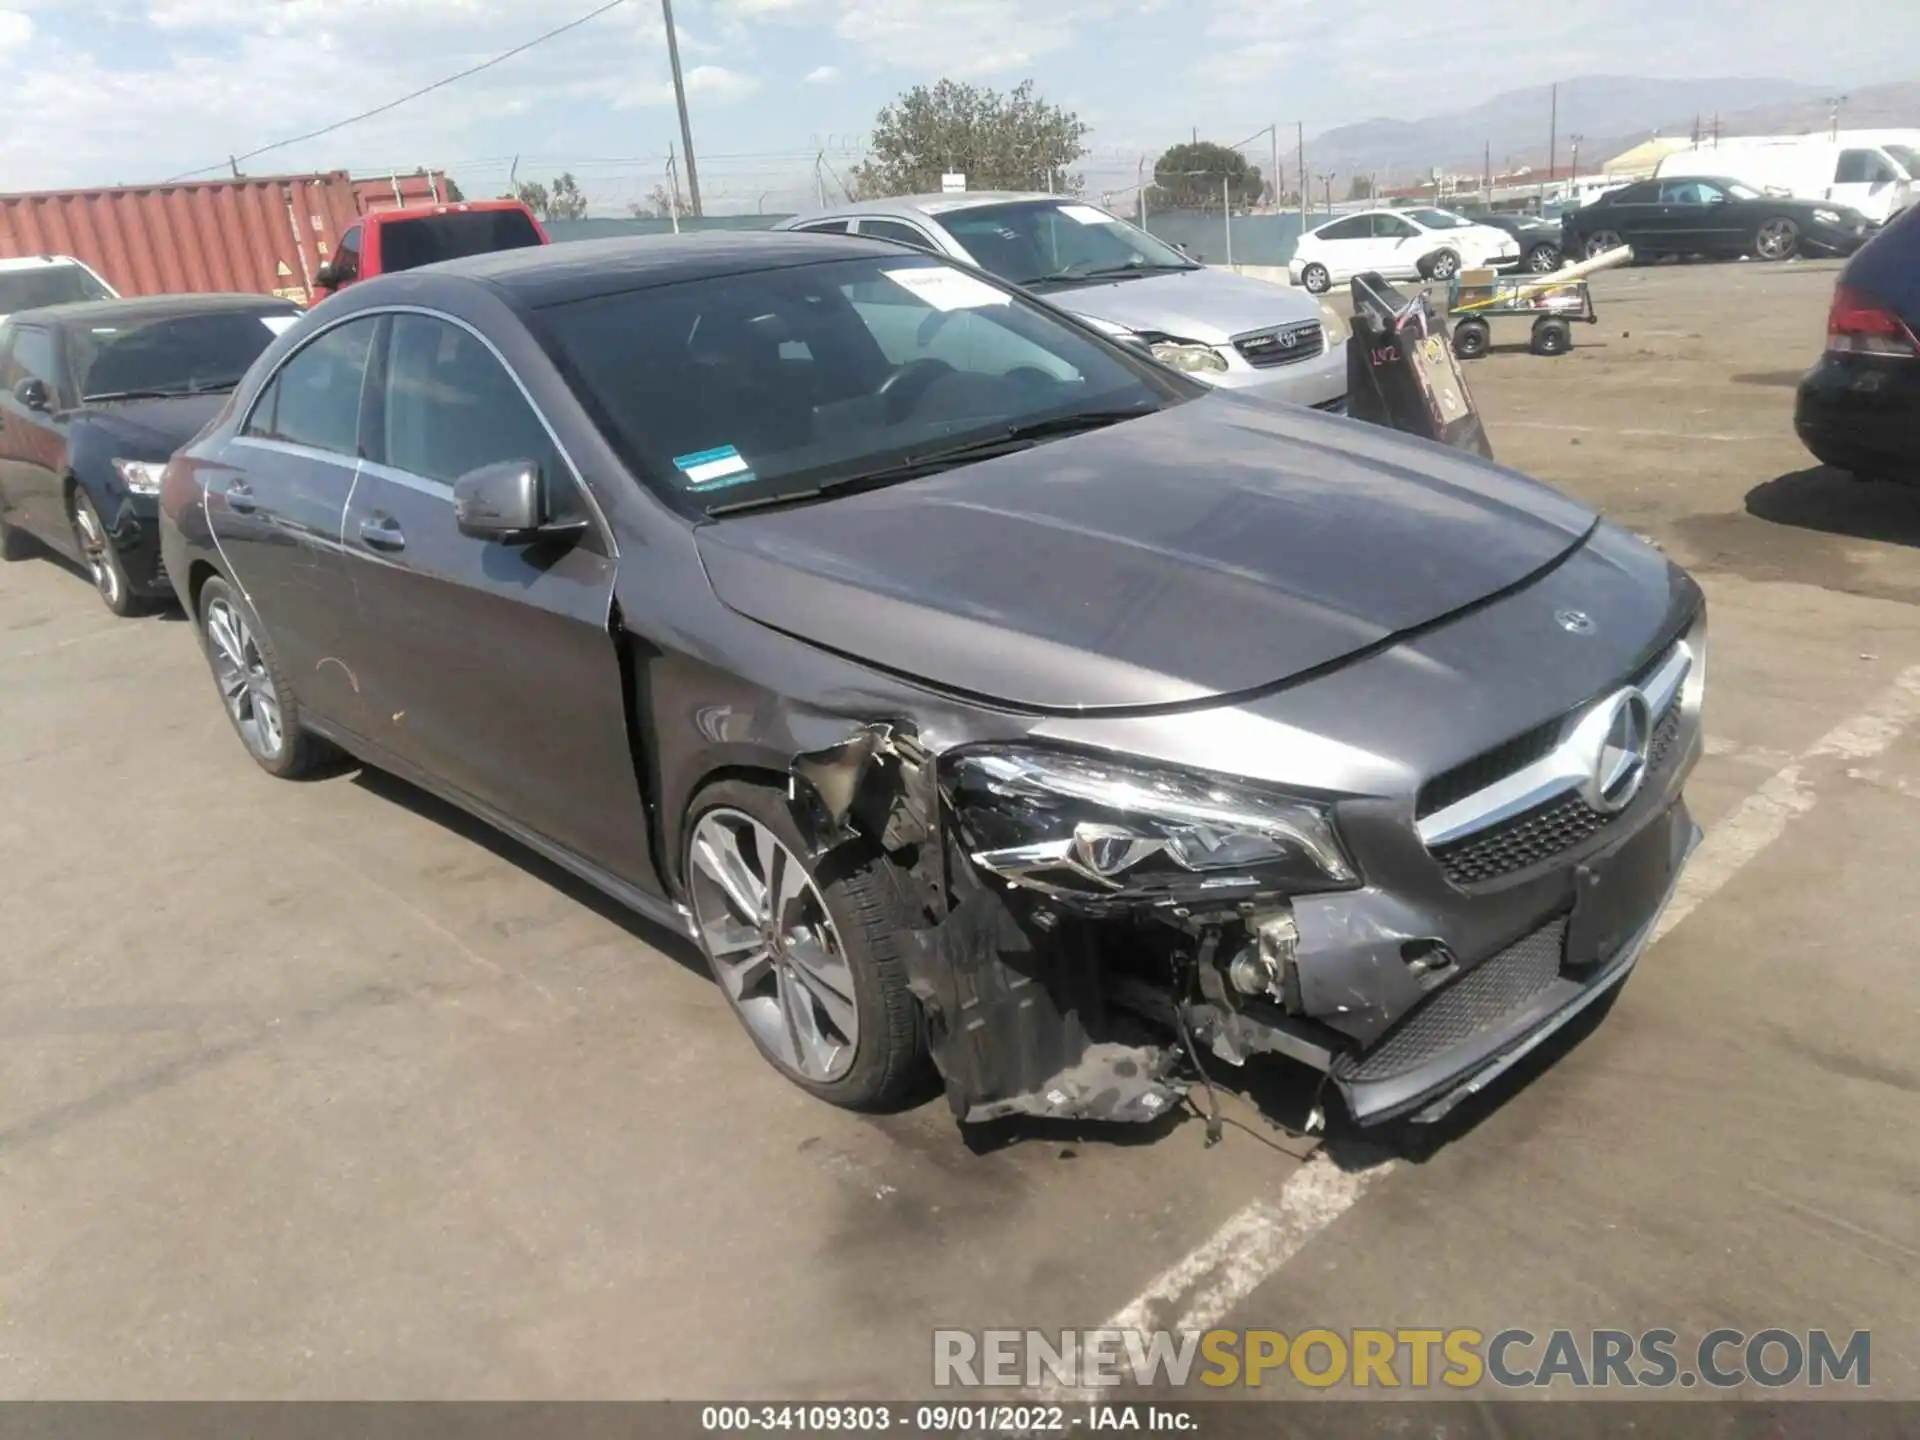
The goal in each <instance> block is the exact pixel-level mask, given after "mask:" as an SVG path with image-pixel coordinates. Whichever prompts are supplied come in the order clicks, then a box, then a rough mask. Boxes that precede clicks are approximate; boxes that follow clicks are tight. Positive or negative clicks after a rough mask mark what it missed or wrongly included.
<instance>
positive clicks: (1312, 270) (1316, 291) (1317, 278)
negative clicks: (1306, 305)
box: [1300, 264, 1333, 295]
mask: <svg viewBox="0 0 1920 1440" xmlns="http://www.w3.org/2000/svg"><path fill="white" fill-rule="evenodd" d="M1300 283H1301V284H1302V285H1304V286H1306V287H1307V293H1308V294H1309V295H1324V294H1326V293H1327V291H1329V290H1331V289H1332V288H1333V276H1332V275H1331V274H1329V273H1328V271H1327V267H1326V266H1324V265H1318V264H1316V265H1309V266H1307V268H1306V269H1304V270H1302V271H1301V272H1300Z"/></svg>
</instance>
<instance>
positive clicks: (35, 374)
mask: <svg viewBox="0 0 1920 1440" xmlns="http://www.w3.org/2000/svg"><path fill="white" fill-rule="evenodd" d="M10 368H11V370H12V373H13V382H12V383H13V384H16V385H17V384H19V383H20V382H21V381H22V380H26V379H34V380H39V381H42V382H44V383H45V385H46V387H47V389H48V390H50V391H52V392H53V393H54V394H56V395H58V394H59V393H60V363H59V360H58V358H57V357H56V354H55V351H54V347H53V333H52V332H51V331H48V330H40V329H33V328H23V329H20V330H18V331H16V332H14V339H13V362H12V365H11V367H10Z"/></svg>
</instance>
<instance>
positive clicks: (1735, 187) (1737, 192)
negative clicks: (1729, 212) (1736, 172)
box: [1721, 180, 1760, 200]
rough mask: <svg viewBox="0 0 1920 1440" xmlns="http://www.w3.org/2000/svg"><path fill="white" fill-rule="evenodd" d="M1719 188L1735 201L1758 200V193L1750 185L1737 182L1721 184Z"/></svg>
mask: <svg viewBox="0 0 1920 1440" xmlns="http://www.w3.org/2000/svg"><path fill="white" fill-rule="evenodd" d="M1721 188H1722V189H1724V190H1725V191H1726V192H1727V193H1728V194H1729V195H1731V196H1732V197H1733V198H1734V199H1736V200H1758V199H1759V198H1760V192H1759V191H1758V190H1756V189H1754V188H1753V187H1752V186H1751V185H1742V184H1741V183H1740V182H1739V181H1738V180H1727V181H1724V182H1722V185H1721Z"/></svg>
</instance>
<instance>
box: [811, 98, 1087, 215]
mask: <svg viewBox="0 0 1920 1440" xmlns="http://www.w3.org/2000/svg"><path fill="white" fill-rule="evenodd" d="M1086 133H1087V126H1086V125H1085V124H1084V123H1082V121H1081V119H1080V117H1079V116H1078V115H1075V114H1074V113H1073V112H1071V111H1069V110H1062V109H1060V108H1059V107H1057V106H1054V105H1049V104H1048V103H1047V102H1046V101H1044V100H1042V99H1040V98H1039V97H1038V96H1037V95H1035V94H1034V93H1033V82H1032V81H1031V80H1025V81H1022V82H1021V83H1020V85H1019V86H1018V87H1016V88H1015V89H1014V90H1013V91H1012V92H1011V93H1010V94H1006V95H1002V94H1001V93H1000V92H999V91H997V90H990V89H987V88H986V87H984V86H978V85H963V84H960V83H959V82H957V81H953V80H942V81H940V82H939V83H938V84H936V85H933V86H926V85H916V86H914V88H913V89H911V90H909V91H907V92H906V93H905V94H904V95H902V96H900V97H899V98H898V99H896V100H895V101H894V102H893V103H892V104H890V105H888V106H886V107H885V108H884V109H882V110H881V112H880V116H879V119H878V120H876V121H875V122H874V127H873V148H872V152H871V154H870V155H869V156H868V158H867V159H866V160H865V161H863V162H862V163H860V164H859V165H856V166H855V167H854V169H853V172H852V174H851V176H850V177H849V178H850V184H849V186H848V188H849V190H850V191H855V192H858V193H860V194H863V195H876V196H877V195H911V194H917V193H920V192H924V191H930V190H938V189H939V188H940V177H941V176H942V175H943V174H945V173H947V172H948V171H956V170H957V171H960V172H961V173H963V174H965V175H966V177H967V188H968V189H971V190H1048V189H1051V190H1054V191H1057V192H1071V191H1076V190H1078V189H1079V188H1080V179H1081V177H1080V176H1078V175H1074V174H1070V173H1069V169H1068V167H1070V166H1071V165H1072V164H1073V162H1074V161H1076V160H1078V159H1079V158H1080V157H1081V156H1082V155H1084V154H1086V153H1087V149H1086V146H1085V145H1084V144H1082V143H1081V141H1082V138H1083V137H1084V136H1085V135H1086Z"/></svg>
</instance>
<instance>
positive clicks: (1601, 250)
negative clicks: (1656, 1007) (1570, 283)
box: [1586, 230, 1627, 260]
mask: <svg viewBox="0 0 1920 1440" xmlns="http://www.w3.org/2000/svg"><path fill="white" fill-rule="evenodd" d="M1626 243H1627V242H1626V240H1625V239H1624V238H1622V236H1621V234H1620V232H1619V231H1618V230H1596V231H1594V232H1593V234H1591V235H1589V236H1588V237H1587V253H1586V258H1587V259H1589V260H1598V259H1599V258H1600V257H1601V256H1602V255H1604V254H1606V253H1607V252H1608V251H1609V250H1618V249H1619V248H1620V247H1621V246H1622V245H1624V244H1626Z"/></svg>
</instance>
